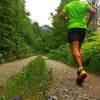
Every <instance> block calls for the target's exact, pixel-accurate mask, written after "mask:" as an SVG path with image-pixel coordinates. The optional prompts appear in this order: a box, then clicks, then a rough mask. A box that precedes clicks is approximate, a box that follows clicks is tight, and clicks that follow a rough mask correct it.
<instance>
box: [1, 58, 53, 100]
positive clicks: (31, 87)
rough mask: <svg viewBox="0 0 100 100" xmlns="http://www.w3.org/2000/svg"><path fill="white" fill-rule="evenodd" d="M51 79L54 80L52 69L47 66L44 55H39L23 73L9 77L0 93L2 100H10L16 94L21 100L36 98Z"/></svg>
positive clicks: (33, 99)
mask: <svg viewBox="0 0 100 100" xmlns="http://www.w3.org/2000/svg"><path fill="white" fill-rule="evenodd" d="M50 80H52V71H51V70H49V69H48V68H47V65H46V63H45V61H44V59H43V58H42V57H37V58H36V59H35V60H34V61H32V62H31V63H30V64H29V65H28V66H27V67H26V68H25V69H23V71H22V72H21V73H19V74H17V75H16V76H13V77H11V78H10V79H8V81H7V83H6V85H5V86H4V87H3V88H2V91H1V93H0V95H1V96H0V100H9V99H11V98H12V97H16V96H19V97H20V98H21V100H25V99H26V98H28V97H31V98H32V100H35V98H36V97H39V95H40V94H41V93H43V91H44V89H46V87H47V85H48V84H49V82H50ZM34 94H35V95H34ZM33 95H34V96H33ZM40 97H41V98H42V96H40ZM39 100H40V99H39Z"/></svg>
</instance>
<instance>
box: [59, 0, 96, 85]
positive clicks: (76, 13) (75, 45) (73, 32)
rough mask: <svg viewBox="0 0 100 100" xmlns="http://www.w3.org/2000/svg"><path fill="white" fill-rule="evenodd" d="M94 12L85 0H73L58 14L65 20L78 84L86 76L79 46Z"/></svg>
mask: <svg viewBox="0 0 100 100" xmlns="http://www.w3.org/2000/svg"><path fill="white" fill-rule="evenodd" d="M95 12H96V11H95V8H93V7H92V6H90V5H89V4H88V2H86V1H85V0H73V1H72V2H70V3H69V4H67V5H65V6H64V8H63V10H62V11H61V13H60V14H59V16H60V18H61V19H63V20H64V21H67V28H68V32H67V33H68V40H69V43H70V47H71V51H72V55H73V58H74V60H75V62H76V64H77V68H78V71H77V74H78V78H77V84H78V85H81V84H82V83H83V82H84V79H85V78H86V77H87V73H86V71H85V70H84V68H83V64H82V59H83V55H82V49H81V46H82V43H83V41H84V38H85V34H86V30H87V26H88V25H89V24H90V22H91V20H92V18H93V17H94V15H95Z"/></svg>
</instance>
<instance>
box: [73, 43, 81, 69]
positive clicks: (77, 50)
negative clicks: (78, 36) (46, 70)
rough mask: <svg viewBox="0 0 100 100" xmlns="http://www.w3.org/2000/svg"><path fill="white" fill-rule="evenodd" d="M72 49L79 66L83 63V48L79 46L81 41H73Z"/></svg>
mask: <svg viewBox="0 0 100 100" xmlns="http://www.w3.org/2000/svg"><path fill="white" fill-rule="evenodd" d="M71 50H72V54H73V57H74V59H75V62H76V64H77V67H78V68H79V67H81V66H83V65H82V52H81V51H80V50H81V49H80V48H79V42H78V41H73V42H72V43H71Z"/></svg>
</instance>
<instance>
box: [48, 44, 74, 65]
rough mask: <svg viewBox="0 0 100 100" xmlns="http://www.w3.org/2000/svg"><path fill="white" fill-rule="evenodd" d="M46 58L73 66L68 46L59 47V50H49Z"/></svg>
mask: <svg viewBox="0 0 100 100" xmlns="http://www.w3.org/2000/svg"><path fill="white" fill-rule="evenodd" d="M48 57H49V58H51V59H55V60H58V61H62V62H63V63H67V64H69V65H71V66H73V65H74V61H73V58H72V54H71V51H70V47H69V44H65V45H61V46H60V47H59V48H57V49H54V50H51V51H50V53H49V54H48Z"/></svg>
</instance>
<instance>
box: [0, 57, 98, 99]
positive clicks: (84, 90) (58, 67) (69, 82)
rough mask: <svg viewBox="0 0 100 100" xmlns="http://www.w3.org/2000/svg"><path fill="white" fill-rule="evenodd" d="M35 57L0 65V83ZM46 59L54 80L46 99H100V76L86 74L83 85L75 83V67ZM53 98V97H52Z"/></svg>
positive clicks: (47, 91)
mask: <svg viewBox="0 0 100 100" xmlns="http://www.w3.org/2000/svg"><path fill="white" fill-rule="evenodd" d="M35 58H36V57H29V58H27V59H23V60H18V61H15V62H10V63H7V64H2V65H0V84H3V82H4V81H5V80H6V79H7V78H9V77H10V76H12V75H15V74H17V73H18V72H19V71H21V70H22V69H23V67H25V66H26V65H27V64H28V63H30V62H31V61H32V60H33V59H35ZM45 59H46V63H47V65H48V66H49V67H52V69H53V75H54V80H53V81H52V84H51V85H50V87H49V89H48V90H46V95H47V96H50V98H49V99H48V100H100V77H99V76H95V75H92V74H88V78H87V79H86V81H85V83H84V85H83V86H82V87H79V86H77V85H76V69H74V68H71V67H69V66H67V65H65V64H63V63H61V62H57V61H54V60H48V59H47V58H45ZM52 98H55V99H52Z"/></svg>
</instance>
